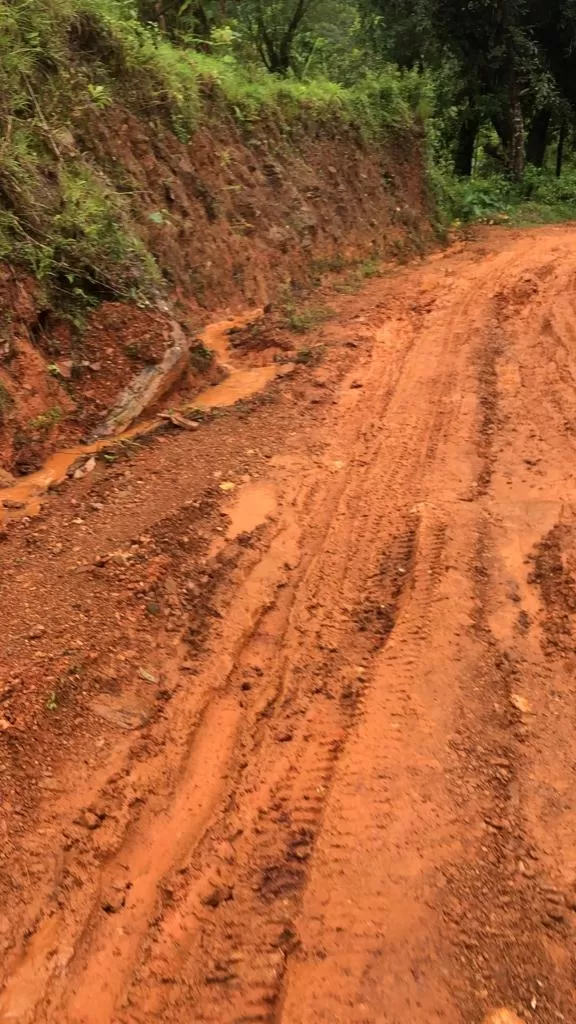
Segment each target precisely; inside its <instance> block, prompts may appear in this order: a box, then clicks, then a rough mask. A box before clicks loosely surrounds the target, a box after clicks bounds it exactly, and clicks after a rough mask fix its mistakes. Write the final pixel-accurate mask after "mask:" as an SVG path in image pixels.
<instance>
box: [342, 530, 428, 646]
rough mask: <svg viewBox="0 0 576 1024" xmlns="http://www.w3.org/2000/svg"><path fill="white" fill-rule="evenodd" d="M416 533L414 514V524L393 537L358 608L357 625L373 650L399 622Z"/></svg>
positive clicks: (408, 579) (414, 553) (382, 643)
mask: <svg viewBox="0 0 576 1024" xmlns="http://www.w3.org/2000/svg"><path fill="white" fill-rule="evenodd" d="M417 537H418V523H417V520H416V518H415V517H414V518H413V522H412V523H411V525H410V526H408V528H407V529H406V530H405V531H403V532H402V533H400V534H399V535H398V536H397V537H394V538H393V539H392V540H391V541H390V543H389V544H388V545H387V546H386V548H385V549H384V551H383V552H382V554H381V555H380V558H379V559H378V562H377V566H376V569H375V571H374V572H373V573H372V575H371V576H370V577H369V580H368V586H367V589H366V593H365V595H364V597H363V600H362V602H361V604H360V605H359V607H358V608H357V609H356V612H355V615H354V618H355V621H356V624H357V628H358V629H359V631H360V632H361V633H364V634H366V637H367V639H368V640H369V642H370V645H371V647H372V649H373V650H379V649H380V648H382V647H384V646H385V644H386V642H387V641H388V639H389V637H390V635H391V634H392V632H393V630H394V627H395V625H396V621H397V619H398V615H399V613H400V609H401V606H402V600H403V596H404V594H405V593H406V592H407V591H408V590H409V589H410V586H411V583H412V578H413V572H414V563H415V557H416V549H417Z"/></svg>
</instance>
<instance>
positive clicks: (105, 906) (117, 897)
mask: <svg viewBox="0 0 576 1024" xmlns="http://www.w3.org/2000/svg"><path fill="white" fill-rule="evenodd" d="M124 906H126V893H125V891H124V889H115V888H111V889H109V891H108V892H107V893H106V894H105V895H104V896H103V898H102V903H101V907H102V910H104V911H105V912H106V913H107V914H117V913H118V911H119V910H122V907H124Z"/></svg>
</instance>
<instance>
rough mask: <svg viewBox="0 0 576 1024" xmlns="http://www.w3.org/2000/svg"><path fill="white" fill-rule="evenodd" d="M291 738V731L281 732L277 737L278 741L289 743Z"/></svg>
mask: <svg viewBox="0 0 576 1024" xmlns="http://www.w3.org/2000/svg"><path fill="white" fill-rule="evenodd" d="M292 738H293V736H292V733H291V732H281V733H280V735H279V737H278V743H290V742H291V741H292Z"/></svg>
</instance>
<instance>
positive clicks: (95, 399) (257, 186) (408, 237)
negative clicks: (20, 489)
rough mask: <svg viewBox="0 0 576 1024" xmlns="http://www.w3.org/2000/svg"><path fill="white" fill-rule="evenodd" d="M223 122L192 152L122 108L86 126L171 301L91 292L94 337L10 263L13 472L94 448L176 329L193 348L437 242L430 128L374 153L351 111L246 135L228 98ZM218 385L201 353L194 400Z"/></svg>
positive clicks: (87, 119) (7, 388) (4, 445)
mask: <svg viewBox="0 0 576 1024" xmlns="http://www.w3.org/2000/svg"><path fill="white" fill-rule="evenodd" d="M209 102H210V101H209V100H208V101H207V103H209ZM209 125H210V127H209V129H208V128H207V127H204V128H201V129H199V130H198V131H197V132H196V134H195V135H194V138H193V139H192V141H191V142H190V143H189V144H187V145H186V144H184V143H182V142H180V141H178V139H177V138H176V137H175V136H174V135H173V134H172V133H171V132H170V131H168V129H167V128H166V127H164V126H163V125H162V124H161V123H159V122H158V121H155V122H154V123H153V124H151V125H147V124H145V123H144V122H143V121H141V120H139V119H138V118H137V117H136V116H135V115H134V114H133V113H131V112H129V111H128V110H124V109H122V108H120V107H118V106H114V107H111V108H107V109H106V110H103V111H96V110H94V111H91V110H90V109H86V110H84V111H83V113H82V118H81V119H80V118H79V119H78V122H77V123H76V124H75V125H74V146H75V147H76V151H77V152H78V153H82V159H83V161H84V162H85V161H86V160H87V161H88V162H89V163H90V164H91V166H92V167H93V169H94V171H95V173H97V174H98V175H100V176H104V177H105V179H106V181H107V182H108V185H109V186H110V187H111V188H114V189H116V190H117V191H118V192H121V193H122V196H123V202H124V205H125V207H126V209H127V211H128V212H127V216H128V220H127V225H126V226H127V228H129V229H130V230H131V231H132V233H134V234H136V235H139V236H140V238H141V239H142V241H143V242H144V243H145V245H146V248H147V249H148V251H149V252H150V253H152V254H153V255H154V257H155V259H156V262H157V264H158V267H159V268H160V271H161V274H162V277H163V279H164V282H165V289H164V290H165V295H164V298H163V299H162V300H158V301H157V300H154V301H153V303H152V306H148V307H143V308H139V307H138V306H137V305H130V304H127V303H125V302H120V301H115V300H113V299H112V298H111V297H110V296H109V295H107V294H106V293H105V292H103V291H102V289H100V290H99V289H98V288H93V289H92V290H93V292H94V294H91V287H92V286H91V285H90V282H83V285H82V288H83V289H84V291H85V292H86V294H85V296H84V298H85V299H86V300H88V301H89V302H96V303H97V304H98V308H97V309H96V310H95V311H93V312H91V313H89V314H88V317H87V323H86V324H85V325H82V326H80V325H79V323H78V322H72V321H71V320H70V318H69V317H68V316H64V315H63V310H62V309H61V308H59V307H58V306H57V305H56V306H55V304H54V298H53V297H52V298H49V297H48V292H47V290H46V288H44V287H43V286H41V285H40V284H39V283H38V282H37V281H34V280H33V279H31V278H30V277H29V276H27V275H26V274H23V273H22V272H21V271H19V270H17V269H15V268H13V267H9V266H6V265H4V266H2V267H0V468H1V469H0V471H1V472H3V473H4V474H6V473H11V474H16V475H19V474H21V473H27V472H31V471H34V470H36V469H38V468H39V466H40V465H41V463H42V462H43V461H44V459H45V458H46V456H47V454H49V453H50V452H52V451H54V450H55V449H57V448H62V447H69V446H72V445H75V444H78V443H80V442H83V441H86V439H87V438H89V437H90V436H91V434H92V433H93V431H94V430H95V428H96V427H98V426H99V425H101V423H102V421H103V419H104V418H105V416H106V413H107V411H108V410H109V409H110V407H111V406H112V405H113V404H114V402H115V401H116V398H117V396H118V394H119V393H120V392H121V391H122V390H123V389H124V388H126V387H127V386H128V385H129V383H130V380H131V379H132V378H133V376H134V375H135V374H137V373H138V372H140V371H142V370H143V369H145V368H146V367H147V366H149V365H151V364H154V363H156V362H157V361H158V360H160V359H161V358H162V356H163V354H164V352H165V351H166V348H167V347H168V346H169V345H170V344H172V343H173V336H174V328H175V324H176V326H177V328H178V329H179V330H181V331H182V332H183V335H184V336H185V337H186V338H187V339H188V341H192V340H194V338H196V336H197V332H198V330H199V328H200V327H201V326H202V325H203V324H205V323H206V321H208V320H210V319H216V318H217V317H215V316H211V313H213V312H214V311H219V312H220V317H221V316H222V311H224V312H226V311H227V310H230V309H232V310H239V309H240V310H244V309H247V308H250V307H252V306H261V305H265V304H266V303H267V302H269V301H270V300H273V301H275V302H277V303H280V304H285V305H286V306H287V307H288V308H290V309H294V310H296V311H297V310H299V308H300V307H301V305H302V304H303V303H305V302H306V297H307V295H308V292H309V290H310V288H311V287H312V286H313V285H317V284H318V283H319V282H321V280H322V276H323V274H324V273H325V272H326V271H327V270H334V269H335V268H336V269H337V268H346V267H347V266H348V265H349V264H350V262H354V261H366V260H369V259H373V258H374V259H377V258H380V257H397V256H401V255H402V254H404V253H413V252H415V251H419V250H422V249H423V248H424V247H425V246H426V245H427V243H429V242H430V240H431V238H432V230H431V227H430V212H431V206H430V200H429V196H428V194H427V190H426V185H425V180H424V170H423V160H422V146H421V139H420V138H419V137H418V133H417V132H408V131H403V132H398V133H396V134H395V133H393V132H391V133H390V135H389V139H388V142H387V143H386V144H382V145H380V144H378V145H377V144H373V145H370V144H367V143H366V142H365V141H364V140H363V138H362V137H361V135H360V133H359V132H358V130H356V129H355V128H353V127H351V126H350V125H348V124H346V123H344V122H343V121H342V120H340V119H339V118H338V116H337V115H335V116H334V117H333V118H326V117H325V118H324V119H323V120H321V121H318V120H316V119H315V118H314V116H313V114H312V113H310V114H309V115H308V114H307V113H306V112H305V111H304V112H302V114H301V115H299V117H298V118H295V119H293V120H292V121H291V122H290V124H288V123H278V122H277V121H275V120H274V119H273V118H272V117H271V116H270V117H269V118H266V117H265V116H263V117H261V118H259V119H258V120H257V121H255V122H254V123H253V124H251V125H247V124H243V125H241V124H239V123H238V122H237V121H236V120H235V119H234V117H233V116H232V114H231V112H230V110H229V109H228V108H227V107H226V106H225V105H224V104H222V103H218V102H214V103H213V109H212V110H211V111H210V118H209ZM52 177H53V175H52ZM47 187H48V185H47ZM50 187H51V188H52V187H53V186H52V185H51V186H50ZM53 200H54V202H57V197H53ZM135 284H137V282H135ZM102 300H104V301H102ZM76 315H77V314H74V317H76ZM214 382H215V379H214V377H213V376H211V367H210V366H209V364H207V363H205V362H203V360H202V353H201V352H199V353H198V358H192V360H191V361H190V365H189V367H188V373H187V375H186V377H185V380H184V387H185V393H186V395H187V396H189V397H192V396H193V395H194V394H195V393H197V392H199V391H201V390H203V389H204V388H205V387H206V385H207V384H210V383H214Z"/></svg>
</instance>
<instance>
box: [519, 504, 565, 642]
mask: <svg viewBox="0 0 576 1024" xmlns="http://www.w3.org/2000/svg"><path fill="white" fill-rule="evenodd" d="M532 557H533V562H534V568H533V571H532V572H531V573H530V575H529V577H528V580H529V582H530V583H533V584H536V585H537V586H538V587H539V589H540V596H541V601H542V619H541V624H542V633H543V636H542V647H543V650H544V653H546V654H548V655H554V654H573V652H574V616H575V615H576V530H575V527H574V525H572V524H571V523H557V524H556V526H554V527H553V528H552V529H551V530H550V532H549V533H547V534H546V536H545V537H543V538H542V540H541V541H540V543H539V544H538V546H537V548H536V550H535V552H534V554H533V556H532Z"/></svg>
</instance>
